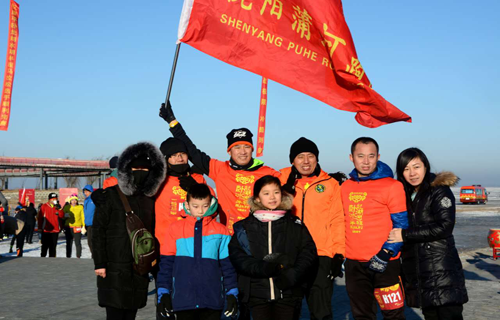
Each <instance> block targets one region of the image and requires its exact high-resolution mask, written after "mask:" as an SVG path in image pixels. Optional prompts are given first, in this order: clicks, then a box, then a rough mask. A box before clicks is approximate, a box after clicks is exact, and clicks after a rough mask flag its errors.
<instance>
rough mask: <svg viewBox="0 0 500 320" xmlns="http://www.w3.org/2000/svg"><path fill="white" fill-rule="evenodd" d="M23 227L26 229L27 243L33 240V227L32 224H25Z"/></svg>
mask: <svg viewBox="0 0 500 320" xmlns="http://www.w3.org/2000/svg"><path fill="white" fill-rule="evenodd" d="M24 228H25V229H26V242H27V243H32V242H33V232H34V229H35V225H34V224H25V225H24Z"/></svg>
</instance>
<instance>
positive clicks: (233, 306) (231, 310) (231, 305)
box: [224, 294, 238, 318]
mask: <svg viewBox="0 0 500 320" xmlns="http://www.w3.org/2000/svg"><path fill="white" fill-rule="evenodd" d="M226 302H227V303H226V305H227V306H226V311H224V315H225V316H226V317H231V318H232V317H235V316H236V315H237V314H238V300H237V299H236V297H235V296H234V295H232V294H228V295H226Z"/></svg>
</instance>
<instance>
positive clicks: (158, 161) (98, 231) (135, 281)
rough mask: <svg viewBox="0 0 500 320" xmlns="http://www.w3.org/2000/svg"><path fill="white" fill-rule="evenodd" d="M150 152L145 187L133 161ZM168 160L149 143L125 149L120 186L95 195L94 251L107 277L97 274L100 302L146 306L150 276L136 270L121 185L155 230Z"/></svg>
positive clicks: (146, 224)
mask: <svg viewBox="0 0 500 320" xmlns="http://www.w3.org/2000/svg"><path fill="white" fill-rule="evenodd" d="M144 153H146V154H147V155H148V156H149V159H150V161H152V169H151V170H150V174H149V175H148V178H147V181H146V183H145V184H144V187H143V188H142V189H141V188H137V186H136V185H135V184H134V182H133V177H132V173H131V169H130V162H131V161H132V160H133V159H135V158H137V157H139V156H141V155H142V154H144ZM165 172H166V164H165V160H164V158H163V156H162V155H161V153H160V152H159V150H158V149H157V148H156V147H154V146H153V145H150V144H148V143H139V144H136V145H132V146H130V147H128V148H127V149H125V151H124V152H123V153H122V155H121V156H120V158H119V160H118V186H113V187H110V188H107V189H105V190H102V189H99V190H96V191H94V192H93V193H92V195H91V197H92V200H93V201H94V204H95V205H96V210H95V213H94V220H93V224H92V249H93V252H92V255H93V259H94V265H95V269H100V268H106V277H105V278H102V277H97V298H98V301H99V306H101V307H114V308H118V309H129V310H134V309H139V308H142V307H144V306H146V302H147V297H148V286H149V276H148V275H144V276H141V275H139V274H137V273H136V272H135V271H134V270H133V258H132V247H131V242H130V237H129V234H128V232H127V227H126V223H125V208H124V206H123V204H122V202H121V200H120V196H119V194H118V189H117V188H120V189H121V190H122V192H123V193H124V194H125V195H126V196H127V199H128V202H129V204H130V207H131V208H132V211H134V213H135V214H136V215H137V216H138V217H139V218H140V219H141V220H142V222H143V224H144V227H145V228H146V229H148V231H149V232H151V233H152V234H154V229H155V228H154V202H155V201H154V198H153V197H152V196H153V195H154V194H155V193H156V191H157V190H158V188H159V186H160V185H161V183H162V182H163V180H164V178H165Z"/></svg>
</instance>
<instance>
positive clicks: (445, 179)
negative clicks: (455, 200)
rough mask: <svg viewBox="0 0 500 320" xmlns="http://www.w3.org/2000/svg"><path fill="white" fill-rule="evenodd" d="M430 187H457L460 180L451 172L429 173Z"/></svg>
mask: <svg viewBox="0 0 500 320" xmlns="http://www.w3.org/2000/svg"><path fill="white" fill-rule="evenodd" d="M431 179H433V181H432V182H431V187H442V186H443V187H453V186H455V185H457V183H458V181H460V178H459V177H457V176H456V175H455V174H454V173H453V172H451V171H443V172H439V173H437V174H433V173H431Z"/></svg>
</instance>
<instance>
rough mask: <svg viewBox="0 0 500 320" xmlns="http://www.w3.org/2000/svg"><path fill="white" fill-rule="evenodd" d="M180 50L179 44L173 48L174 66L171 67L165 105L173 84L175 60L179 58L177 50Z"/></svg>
mask: <svg viewBox="0 0 500 320" xmlns="http://www.w3.org/2000/svg"><path fill="white" fill-rule="evenodd" d="M180 49H181V43H180V42H179V43H178V44H177V46H176V48H175V56H174V64H173V65H172V72H171V73H170V80H169V82H168V89H167V97H166V98H165V105H167V103H168V100H170V93H171V92H172V84H173V83H174V75H175V68H176V67H177V59H178V58H179V50H180Z"/></svg>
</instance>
